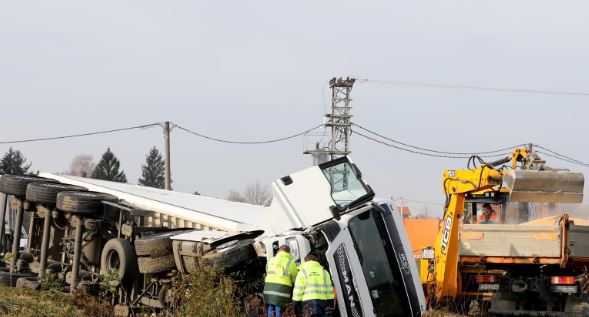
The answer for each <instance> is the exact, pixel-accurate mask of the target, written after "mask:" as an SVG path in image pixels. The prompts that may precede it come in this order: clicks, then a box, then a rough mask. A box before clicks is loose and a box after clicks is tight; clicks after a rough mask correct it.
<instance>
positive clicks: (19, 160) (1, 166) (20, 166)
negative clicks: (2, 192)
mask: <svg viewBox="0 0 589 317" xmlns="http://www.w3.org/2000/svg"><path fill="white" fill-rule="evenodd" d="M30 167H31V163H29V164H27V159H26V158H25V157H24V155H23V154H22V153H21V152H20V151H19V150H16V151H15V150H13V149H12V147H11V148H9V149H8V152H6V153H5V154H4V157H2V160H0V174H14V175H24V174H27V173H28V172H29V168H30Z"/></svg>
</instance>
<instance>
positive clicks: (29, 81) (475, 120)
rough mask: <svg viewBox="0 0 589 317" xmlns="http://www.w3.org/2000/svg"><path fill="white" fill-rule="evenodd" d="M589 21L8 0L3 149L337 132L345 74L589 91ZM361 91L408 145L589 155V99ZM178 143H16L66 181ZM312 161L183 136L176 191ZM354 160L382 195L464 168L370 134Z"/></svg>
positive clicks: (473, 12) (286, 148) (357, 93)
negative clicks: (330, 123)
mask: <svg viewBox="0 0 589 317" xmlns="http://www.w3.org/2000/svg"><path fill="white" fill-rule="evenodd" d="M588 10H589V4H587V2H586V1H567V2H562V1H561V2H554V1H516V2H514V1H492V2H480V1H476V2H475V1H442V2H441V1H411V2H395V3H393V1H382V2H368V1H234V2H229V1H147V0H142V1H106V0H102V1H94V2H91V1H57V0H56V1H6V0H1V1H0V105H1V109H2V115H1V116H2V124H1V125H0V141H5V140H13V139H25V138H35V137H46V136H58V135H63V134H70V133H81V132H90V131H96V130H104V129H111V128H119V127H126V126H133V125H138V124H143V123H150V122H158V121H165V120H169V121H172V122H174V123H177V124H180V125H182V126H184V127H186V128H189V129H192V130H195V131H198V132H200V133H203V134H207V135H210V136H214V137H218V138H225V139H233V140H260V139H268V138H277V137H282V136H286V135H290V134H294V133H297V132H300V131H302V130H305V129H307V128H310V127H312V126H315V125H317V124H319V123H321V122H322V121H323V115H324V113H325V107H326V106H328V103H329V100H325V99H324V93H325V96H326V98H328V97H329V92H328V91H326V90H325V88H326V87H325V83H326V81H328V80H329V79H330V78H331V77H333V76H353V77H356V78H368V79H378V80H392V81H412V82H427V83H446V84H462V85H475V86H489V87H506V88H519V89H540V90H542V89H544V90H555V91H579V92H589V63H588V62H587V56H589V41H588V38H589V19H587V12H589V11H588ZM352 97H353V99H354V100H353V107H354V108H353V115H354V117H353V121H354V122H357V123H359V124H361V125H363V126H365V127H369V128H371V129H373V130H375V131H377V132H379V133H381V134H384V135H387V136H390V137H393V138H396V139H399V140H402V141H405V142H407V143H410V144H415V145H419V146H425V147H430V148H435V149H439V150H444V151H484V150H494V149H497V148H502V147H506V146H511V145H514V144H519V143H523V142H534V143H538V144H542V145H544V146H546V147H549V148H551V149H553V150H555V151H557V152H562V153H564V154H567V155H570V156H573V157H575V158H577V159H579V160H582V161H589V146H588V143H587V141H586V137H587V136H588V135H589V133H588V131H589V128H588V126H587V124H586V123H587V120H588V118H589V110H588V108H587V107H586V105H587V103H588V102H589V97H583V96H563V95H541V94H524V93H505V92H489V91H472V90H459V89H441V88H425V87H411V86H394V85H381V84H371V83H370V82H368V83H357V84H356V85H355V87H354V89H353V91H352ZM326 101H327V105H326V104H325V103H326ZM162 143H163V138H162V131H161V129H160V128H153V129H148V130H141V131H131V132H123V133H118V134H114V135H101V136H92V137H86V138H79V139H68V140H61V141H51V142H42V143H28V144H19V145H14V147H15V148H17V149H19V150H21V151H22V152H23V153H24V154H25V155H26V157H27V158H28V159H30V160H31V161H32V163H33V169H34V170H41V171H64V170H67V168H68V165H69V162H70V161H71V159H72V158H73V157H74V156H75V155H76V154H80V153H85V154H91V155H93V156H94V158H95V159H96V160H98V159H99V158H100V155H101V154H102V152H104V150H105V149H106V148H107V147H108V146H110V147H111V149H112V150H113V152H115V154H116V155H117V156H118V157H119V159H120V160H121V163H122V167H123V169H124V170H125V172H126V174H127V178H128V179H129V181H130V182H136V181H137V178H138V177H139V176H140V165H141V164H142V163H143V162H144V159H145V155H146V153H147V152H148V150H149V148H150V147H151V146H153V145H157V146H158V147H159V148H160V149H161V148H162ZM8 147H9V145H0V152H4V151H6V150H7V149H8ZM302 151H303V138H296V139H293V140H290V141H285V142H281V143H275V144H270V145H228V144H222V143H216V142H212V141H209V140H204V139H200V138H197V137H195V136H191V135H188V134H186V133H184V132H182V131H180V130H177V129H176V130H174V131H173V132H172V173H173V174H172V177H173V180H174V183H173V187H174V188H175V189H176V190H180V191H187V192H193V191H195V190H198V191H200V192H201V193H203V194H207V195H211V196H216V197H224V196H226V194H227V192H228V191H229V190H230V189H241V188H243V187H244V186H245V185H246V184H248V183H252V182H255V181H258V180H259V181H261V182H265V183H267V182H270V181H272V180H273V179H276V178H279V177H281V176H284V175H286V174H288V173H290V172H293V171H296V170H299V169H302V168H304V167H307V166H309V165H310V162H311V159H310V157H308V156H305V155H303V154H302ZM352 158H353V160H354V161H356V163H358V165H359V166H360V168H361V169H362V170H363V172H364V175H365V178H366V179H367V181H368V182H369V183H370V184H371V185H372V186H373V188H374V189H375V191H376V192H377V195H378V196H382V197H389V196H394V197H400V196H403V197H406V198H408V199H414V200H426V201H434V202H442V200H443V197H442V191H441V173H442V171H443V170H444V169H449V168H462V167H465V166H466V160H465V159H462V160H451V159H436V158H430V157H423V156H417V155H414V154H410V153H405V152H400V151H398V150H394V149H390V148H387V147H385V146H383V145H380V144H376V143H374V142H371V141H369V140H365V139H363V138H361V137H359V136H358V135H354V136H352ZM550 162H551V163H552V165H555V166H562V167H568V168H571V169H574V170H579V171H583V172H587V169H586V168H582V167H579V166H573V165H570V164H568V163H566V162H560V161H554V160H552V161H550ZM413 206H414V208H416V209H418V210H420V209H421V208H423V206H422V205H420V204H415V205H413ZM429 208H430V211H431V212H432V213H433V212H435V211H437V210H434V209H435V208H438V207H437V206H435V205H431V206H430V207H429Z"/></svg>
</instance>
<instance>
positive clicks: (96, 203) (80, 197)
mask: <svg viewBox="0 0 589 317" xmlns="http://www.w3.org/2000/svg"><path fill="white" fill-rule="evenodd" d="M102 201H109V202H117V201H118V198H116V197H115V196H113V195H109V194H104V193H96V192H60V193H59V194H57V209H59V210H61V211H65V212H71V213H77V214H82V215H93V214H99V213H102V211H103V210H104V206H103V205H102Z"/></svg>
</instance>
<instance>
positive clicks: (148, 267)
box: [137, 254, 176, 273]
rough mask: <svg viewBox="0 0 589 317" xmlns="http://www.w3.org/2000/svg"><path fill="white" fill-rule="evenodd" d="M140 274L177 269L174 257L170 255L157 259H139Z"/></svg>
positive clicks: (145, 257) (147, 257) (144, 257)
mask: <svg viewBox="0 0 589 317" xmlns="http://www.w3.org/2000/svg"><path fill="white" fill-rule="evenodd" d="M137 264H138V265H139V272H140V273H160V272H164V271H169V270H172V269H174V268H175V267H176V263H175V262H174V255H172V254H168V255H165V256H160V257H157V258H152V257H149V256H143V257H140V258H138V259H137Z"/></svg>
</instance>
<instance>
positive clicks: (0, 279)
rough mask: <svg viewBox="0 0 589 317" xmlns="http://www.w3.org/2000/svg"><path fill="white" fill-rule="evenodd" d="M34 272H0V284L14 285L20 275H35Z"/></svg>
mask: <svg viewBox="0 0 589 317" xmlns="http://www.w3.org/2000/svg"><path fill="white" fill-rule="evenodd" d="M36 276H37V275H36V274H31V273H12V274H10V272H0V285H4V286H16V281H17V280H18V279H19V278H21V277H36Z"/></svg>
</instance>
